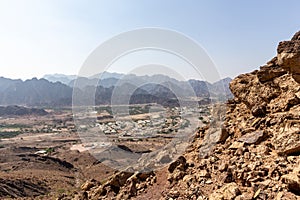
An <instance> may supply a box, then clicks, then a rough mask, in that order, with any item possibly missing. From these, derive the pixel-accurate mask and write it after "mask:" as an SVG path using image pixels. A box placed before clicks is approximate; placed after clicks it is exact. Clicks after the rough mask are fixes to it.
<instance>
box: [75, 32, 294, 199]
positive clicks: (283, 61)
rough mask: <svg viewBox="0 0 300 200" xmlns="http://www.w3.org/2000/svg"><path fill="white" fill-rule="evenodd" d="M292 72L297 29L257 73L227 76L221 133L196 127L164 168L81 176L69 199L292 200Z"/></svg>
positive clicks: (280, 44) (281, 43)
mask: <svg viewBox="0 0 300 200" xmlns="http://www.w3.org/2000/svg"><path fill="white" fill-rule="evenodd" d="M299 77H300V32H298V33H296V34H295V35H294V37H293V38H292V39H291V40H290V41H284V42H280V43H279V46H278V49H277V56H276V57H275V58H273V59H272V60H271V61H269V62H268V63H267V64H266V65H264V66H262V67H260V69H259V70H255V71H253V72H251V73H247V74H242V75H240V76H238V77H236V78H235V79H234V80H233V81H231V83H230V90H231V91H232V93H233V94H234V98H233V99H232V100H230V101H229V102H228V103H227V112H226V115H225V117H224V118H223V119H224V123H223V125H222V129H221V130H218V129H212V128H211V127H204V128H201V129H199V131H198V132H197V133H196V134H195V138H194V140H193V142H192V144H191V145H190V147H189V148H188V149H187V151H186V153H185V154H184V155H183V156H181V157H179V158H178V159H177V160H176V161H175V162H173V163H172V164H170V165H169V167H168V168H167V169H161V170H159V171H157V172H153V173H129V172H118V173H116V174H115V175H114V176H112V177H111V178H110V179H108V180H106V181H104V182H103V183H102V184H101V183H98V182H96V181H87V182H86V183H85V184H84V185H82V192H81V193H79V194H77V195H75V198H77V199H166V200H171V199H195V200H203V199H210V200H217V199H218V200H231V199H235V200H247V199H249V200H250V199H262V200H265V199H276V200H282V199H286V200H288V199H289V200H297V199H300V114H299V113H300V79H299ZM221 117H222V116H221ZM210 126H212V124H211V125H210Z"/></svg>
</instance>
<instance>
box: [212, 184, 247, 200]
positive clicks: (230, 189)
mask: <svg viewBox="0 0 300 200" xmlns="http://www.w3.org/2000/svg"><path fill="white" fill-rule="evenodd" d="M240 194H241V191H240V189H239V187H238V185H237V184H236V183H228V184H226V185H224V186H223V187H222V188H220V189H219V190H217V191H215V192H214V193H213V194H211V195H210V196H209V199H210V200H232V199H235V198H236V197H237V196H238V195H240Z"/></svg>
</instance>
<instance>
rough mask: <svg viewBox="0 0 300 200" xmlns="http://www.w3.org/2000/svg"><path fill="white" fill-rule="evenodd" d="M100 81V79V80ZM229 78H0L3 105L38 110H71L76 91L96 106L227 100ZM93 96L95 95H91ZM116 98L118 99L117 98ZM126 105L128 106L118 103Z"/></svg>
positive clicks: (103, 75) (105, 75)
mask: <svg viewBox="0 0 300 200" xmlns="http://www.w3.org/2000/svg"><path fill="white" fill-rule="evenodd" d="M98 77H100V79H98ZM230 81H231V79H230V78H225V79H222V80H219V81H217V82H215V83H209V82H206V81H200V80H188V81H179V80H176V79H174V78H171V77H168V76H166V75H161V74H157V75H152V76H137V75H134V74H129V75H125V74H120V73H110V72H104V73H101V74H97V75H94V76H91V77H77V76H75V75H63V74H53V75H51V74H48V75H45V76H44V77H43V78H41V79H37V78H32V79H30V80H26V81H22V80H20V79H8V78H4V77H0V105H23V106H37V107H53V106H71V105H72V94H73V91H74V93H76V94H79V95H77V96H80V99H79V100H78V101H82V104H84V103H85V102H86V99H85V98H87V97H89V94H93V93H95V91H96V93H95V103H96V105H101V104H110V102H111V99H112V95H116V94H117V100H122V99H129V100H130V101H129V103H135V104H138V103H160V104H170V102H172V101H174V100H176V101H178V99H186V98H189V97H193V96H197V97H200V98H208V99H209V98H218V99H224V100H225V99H228V98H230V97H231V95H232V94H231V92H230V90H229V82H230ZM92 92H93V93H92ZM115 97H116V96H115ZM119 103H125V102H121V101H120V102H119Z"/></svg>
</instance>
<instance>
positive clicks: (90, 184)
mask: <svg viewBox="0 0 300 200" xmlns="http://www.w3.org/2000/svg"><path fill="white" fill-rule="evenodd" d="M94 186H95V181H93V180H91V181H86V182H85V183H84V184H82V185H81V189H82V190H83V191H88V190H89V189H91V188H92V187H94Z"/></svg>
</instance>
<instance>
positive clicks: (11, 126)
mask: <svg viewBox="0 0 300 200" xmlns="http://www.w3.org/2000/svg"><path fill="white" fill-rule="evenodd" d="M0 128H15V129H17V128H20V129H21V128H31V126H29V125H26V124H0Z"/></svg>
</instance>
